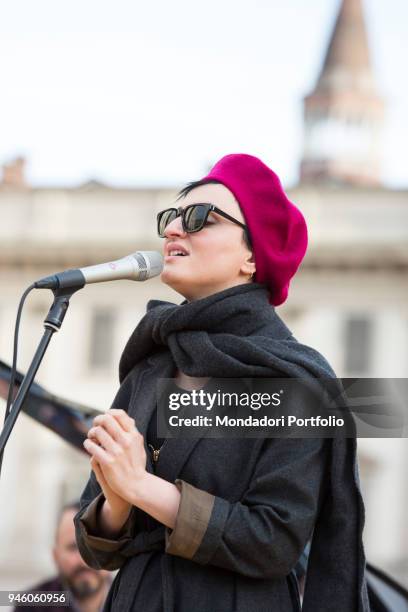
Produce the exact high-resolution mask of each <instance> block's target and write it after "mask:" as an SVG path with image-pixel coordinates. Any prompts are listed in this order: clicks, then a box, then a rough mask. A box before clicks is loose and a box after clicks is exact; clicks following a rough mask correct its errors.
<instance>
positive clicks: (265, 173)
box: [202, 153, 307, 306]
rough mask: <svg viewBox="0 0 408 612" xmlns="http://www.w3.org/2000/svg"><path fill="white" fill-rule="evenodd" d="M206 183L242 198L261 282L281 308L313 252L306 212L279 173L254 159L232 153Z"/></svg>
mask: <svg viewBox="0 0 408 612" xmlns="http://www.w3.org/2000/svg"><path fill="white" fill-rule="evenodd" d="M202 180H204V181H206V180H217V181H219V182H220V183H222V184H223V185H225V187H227V188H228V189H229V190H230V191H231V192H232V193H233V194H234V196H235V198H236V199H237V200H238V203H239V205H240V207H241V210H242V213H243V215H244V217H245V222H246V225H247V226H248V229H249V233H250V236H251V241H252V246H253V252H254V257H255V264H256V281H257V282H258V283H263V284H265V285H266V286H267V287H268V289H269V292H270V298H269V302H270V303H271V304H273V305H274V306H279V304H282V303H283V302H284V301H285V300H286V298H287V296H288V290H289V283H290V279H291V278H292V276H293V275H294V274H295V272H296V270H297V269H298V267H299V265H300V263H301V261H302V259H303V257H304V255H305V253H306V249H307V227H306V221H305V219H304V217H303V215H302V213H301V212H300V210H299V209H298V208H297V207H296V206H295V205H294V204H292V202H290V200H289V199H288V197H287V195H286V194H285V192H284V191H283V188H282V185H281V182H280V180H279V178H278V176H277V175H276V174H275V173H274V172H273V170H271V169H270V168H268V166H266V165H265V164H264V163H263V162H262V161H261V160H260V159H258V158H257V157H254V156H253V155H245V154H240V153H235V154H231V155H226V156H225V157H223V158H222V159H220V160H219V161H218V162H217V163H216V164H215V166H214V167H213V168H212V169H211V170H210V172H209V174H207V176H205V177H203V179H202Z"/></svg>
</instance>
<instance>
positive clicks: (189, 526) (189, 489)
mask: <svg viewBox="0 0 408 612" xmlns="http://www.w3.org/2000/svg"><path fill="white" fill-rule="evenodd" d="M175 485H176V486H177V488H178V490H179V491H180V493H181V498H180V506H179V509H178V512H177V516H176V524H175V526H174V529H173V530H171V529H170V528H169V527H167V528H166V529H165V551H166V553H169V554H171V555H178V556H179V557H184V558H186V559H192V558H193V556H194V555H195V553H196V551H197V550H198V548H199V546H200V544H201V542H202V539H203V537H204V534H205V532H206V530H207V526H208V523H209V521H210V516H211V512H212V509H213V506H214V500H215V497H214V495H211V493H207V491H203V490H202V489H197V488H196V487H193V485H191V484H189V483H188V482H185V481H184V480H180V479H177V480H175Z"/></svg>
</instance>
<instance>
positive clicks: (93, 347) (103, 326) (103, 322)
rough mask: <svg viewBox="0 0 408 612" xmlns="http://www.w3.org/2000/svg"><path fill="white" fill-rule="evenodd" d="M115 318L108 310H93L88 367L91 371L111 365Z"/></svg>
mask: <svg viewBox="0 0 408 612" xmlns="http://www.w3.org/2000/svg"><path fill="white" fill-rule="evenodd" d="M114 328H115V317H114V313H113V311H112V310H111V309H110V308H98V309H96V310H94V312H93V314H92V321H91V336H90V350H89V365H90V367H91V368H92V369H97V370H100V369H106V368H109V367H110V366H111V364H112V356H113V346H114V331H115V330H114Z"/></svg>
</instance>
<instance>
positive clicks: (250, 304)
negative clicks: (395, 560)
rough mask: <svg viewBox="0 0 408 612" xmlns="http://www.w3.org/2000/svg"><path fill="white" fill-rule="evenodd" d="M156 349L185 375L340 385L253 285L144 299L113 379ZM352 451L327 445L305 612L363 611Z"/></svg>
mask: <svg viewBox="0 0 408 612" xmlns="http://www.w3.org/2000/svg"><path fill="white" fill-rule="evenodd" d="M156 351H166V352H167V353H168V359H169V362H173V364H174V365H175V366H176V367H177V368H178V369H179V370H181V371H182V372H184V373H185V374H187V375H188V376H197V377H215V378H217V377H218V378H222V377H224V378H239V377H248V378H251V377H262V378H272V377H279V378H283V377H293V378H302V379H309V380H310V381H311V382H313V384H319V379H322V380H323V379H326V380H327V379H332V381H333V383H334V385H335V386H336V385H339V387H338V393H340V394H341V386H340V385H341V383H340V382H337V381H336V375H335V373H334V372H333V370H332V368H331V367H330V365H329V364H328V362H327V361H326V359H325V358H324V357H323V356H322V355H321V354H320V353H319V352H318V351H316V350H315V349H313V348H311V347H309V346H306V345H304V344H301V343H300V342H298V341H297V340H296V338H294V336H293V335H292V333H291V332H290V330H289V329H288V327H287V326H286V325H285V324H284V322H283V321H282V319H281V318H280V317H279V315H278V314H277V313H276V311H275V308H274V307H273V306H271V305H270V304H269V302H268V292H267V291H266V289H265V288H264V286H263V285H260V284H258V283H249V284H243V285H238V286H236V287H232V288H230V289H226V290H224V291H220V292H219V293H216V294H213V295H211V296H208V297H205V298H202V299H199V300H196V301H193V302H187V301H184V302H183V303H182V304H180V305H177V304H173V303H170V302H164V301H160V300H151V301H149V302H148V305H147V313H146V315H145V316H144V317H143V319H142V320H141V321H140V323H139V324H138V326H137V327H136V329H135V331H134V332H133V334H132V335H131V337H130V338H129V340H128V343H127V345H126V347H125V349H124V351H123V354H122V357H121V360H120V365H119V376H120V381H121V382H122V381H123V380H124V378H125V377H126V375H127V374H128V373H129V372H130V371H131V370H132V369H133V367H135V366H136V365H137V364H138V363H139V362H140V361H141V360H142V359H144V358H145V357H146V356H148V355H150V354H152V353H154V352H156ZM345 409H347V406H345ZM356 446H357V444H356V439H355V437H351V438H350V437H349V438H343V437H342V438H340V437H335V438H333V439H331V454H330V461H331V464H330V467H329V470H328V474H329V475H330V486H329V487H328V488H327V491H328V492H327V495H326V497H325V499H324V500H323V504H322V507H321V510H320V513H319V516H318V517H317V520H316V525H315V529H314V533H313V540H312V546H311V550H310V555H309V560H308V567H307V579H306V587H305V593H304V599H303V607H302V610H304V612H315V611H316V610H323V609H324V608H323V607H322V605H324V602H325V601H326V602H333V601H335V602H336V609H338V610H339V611H342V612H343V611H344V612H354V610H355V611H356V612H357V611H358V612H367V611H369V610H370V606H369V602H368V595H367V586H366V581H365V554H364V548H363V543H362V532H363V527H364V503H363V499H362V495H361V491H360V484H359V475H358V465H357V458H356ZM351 601H354V602H355V607H353V609H351V608H350V602H351ZM346 602H347V603H346Z"/></svg>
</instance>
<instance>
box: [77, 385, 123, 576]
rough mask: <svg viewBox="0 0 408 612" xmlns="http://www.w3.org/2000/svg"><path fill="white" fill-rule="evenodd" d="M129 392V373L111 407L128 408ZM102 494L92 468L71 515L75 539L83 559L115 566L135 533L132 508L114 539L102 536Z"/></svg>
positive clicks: (93, 564)
mask: <svg viewBox="0 0 408 612" xmlns="http://www.w3.org/2000/svg"><path fill="white" fill-rule="evenodd" d="M131 394H132V377H131V376H127V378H126V379H125V380H124V381H123V383H122V385H121V386H120V388H119V391H118V393H117V394H116V397H115V399H114V400H113V403H112V408H113V407H115V408H122V409H123V410H127V408H128V406H129V402H130V398H131ZM104 501H105V496H104V494H103V492H102V490H101V487H100V486H99V483H98V481H97V480H96V477H95V474H94V472H93V471H91V475H90V478H89V480H88V482H87V484H86V487H85V489H84V491H83V493H82V495H81V499H80V509H79V512H78V513H77V514H76V516H75V517H74V524H75V534H76V541H77V545H78V549H79V552H80V553H81V556H82V558H83V559H84V561H85V563H87V564H88V565H89V566H90V567H93V568H95V569H106V570H116V569H118V568H120V567H121V566H122V565H123V563H124V562H125V560H126V557H125V556H124V555H123V554H121V550H122V549H123V548H124V547H125V546H126V545H127V544H128V543H129V542H130V541H131V540H132V538H133V537H134V512H135V508H132V510H131V512H130V515H129V517H128V519H127V521H126V522H125V524H124V525H123V527H122V529H121V531H120V532H119V534H118V536H117V537H116V538H115V539H110V538H106V537H104V535H103V534H102V533H101V531H100V527H99V520H98V518H99V512H100V509H101V507H102V505H103V502H104Z"/></svg>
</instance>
